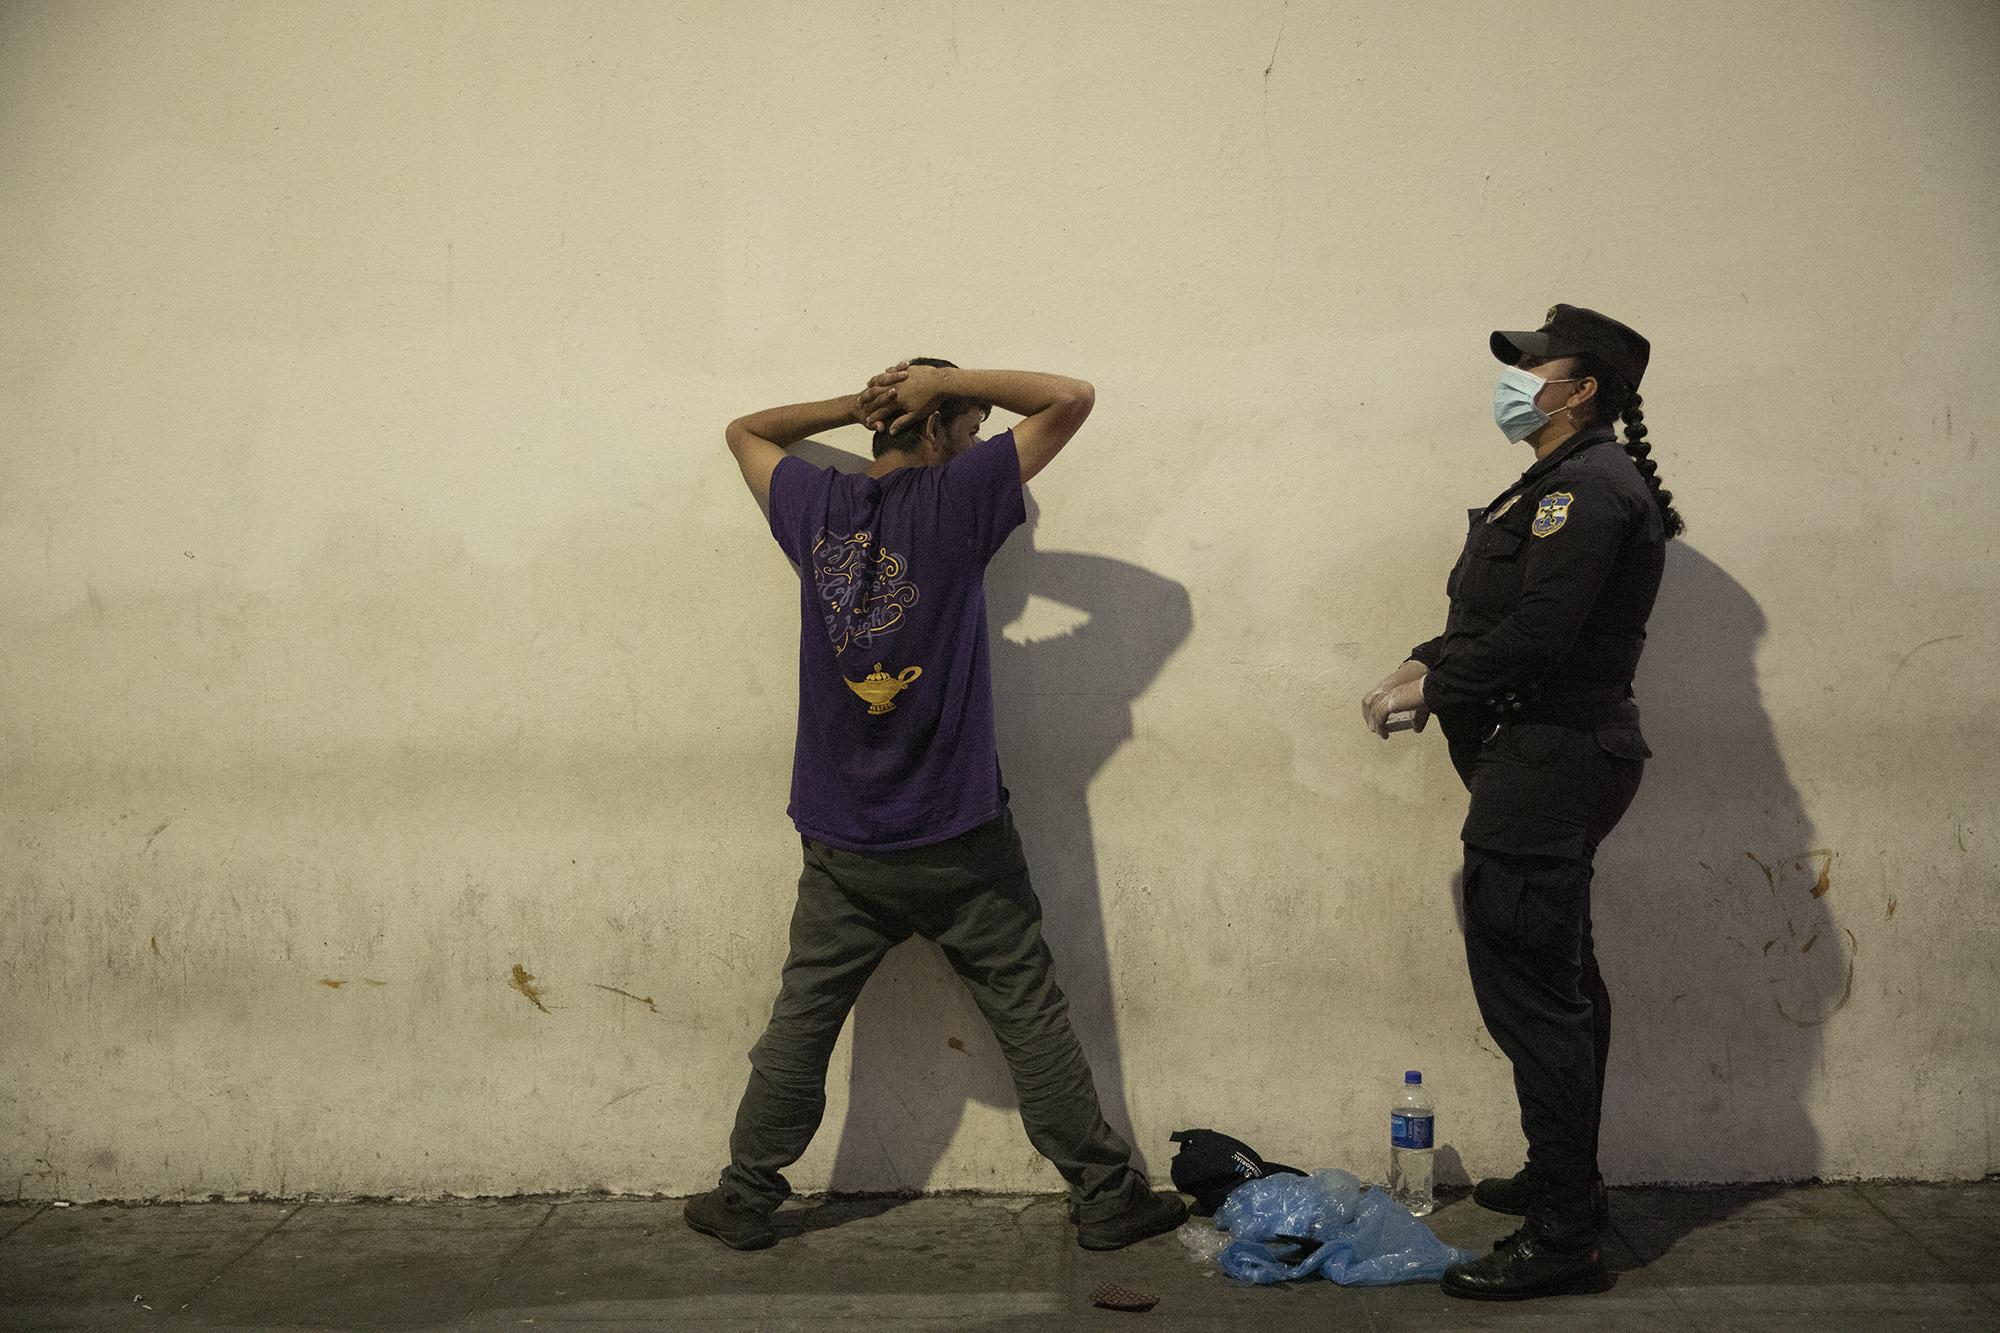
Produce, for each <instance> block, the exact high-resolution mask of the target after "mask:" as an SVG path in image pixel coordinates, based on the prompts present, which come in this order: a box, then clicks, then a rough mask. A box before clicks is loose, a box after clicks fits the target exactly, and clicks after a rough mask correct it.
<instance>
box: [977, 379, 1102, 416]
mask: <svg viewBox="0 0 2000 1333" xmlns="http://www.w3.org/2000/svg"><path fill="white" fill-rule="evenodd" d="M941 373H942V378H943V380H944V391H945V392H946V393H948V394H951V395H953V396H955V397H959V398H974V399H977V400H978V401H980V402H982V403H991V404H993V406H995V407H997V408H1001V409H1002V410H1004V411H1008V412H1013V413H1016V414H1017V415H1020V416H1024V417H1031V416H1033V415H1035V413H1037V412H1046V411H1047V410H1048V409H1049V408H1051V407H1054V406H1056V405H1057V404H1059V403H1074V402H1081V401H1083V400H1086V399H1088V398H1089V397H1090V396H1091V388H1090V386H1089V385H1088V384H1086V383H1084V382H1083V381H1082V380H1073V379H1071V378H1070V377H1069V376H1067V375H1045V374H1043V373H1042V372H1040V371H1038V370H955V369H954V370H945V371H943V372H941Z"/></svg>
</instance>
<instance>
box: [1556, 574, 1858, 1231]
mask: <svg viewBox="0 0 2000 1333" xmlns="http://www.w3.org/2000/svg"><path fill="white" fill-rule="evenodd" d="M1764 631H1765V619H1764V614H1763V612H1762V610H1761V609H1759V607H1758V605H1757V603H1756V601H1755V600H1754V599H1753V598H1752V596H1751V595H1750V593H1749V591H1748V590H1747V589H1745V588H1744V587H1743V586H1742V585H1741V584H1740V583H1738V582H1737V581H1736V580H1735V579H1734V578H1732V577H1730V575H1729V574H1728V573H1727V572H1725V571H1724V570H1723V569H1722V568H1721V567H1720V566H1718V565H1716V564H1715V563H1714V562H1713V561H1711V560H1710V559H1709V558H1708V557H1707V556H1705V555H1703V554H1702V553H1701V552H1700V551H1698V550H1696V549H1695V548H1693V547H1692V546H1689V545H1687V544H1686V543H1685V542H1674V543H1672V544H1670V546H1669V547H1668V557H1667V571H1666V578H1665V580H1664V581H1663V583H1662V585H1661V590H1660V600H1659V603H1658V604H1657V606H1656V607H1655V609H1654V612H1653V616H1652V620H1651V624H1650V626H1649V633H1648V641H1647V648H1646V654H1645V657H1644V658H1643V660H1642V663H1641V666H1640V670H1639V676H1638V680H1637V682H1636V685H1635V688H1636V690H1637V693H1638V696H1639V703H1640V707H1641V709H1642V710H1643V712H1644V719H1645V721H1644V725H1645V730H1646V737H1647V740H1648V742H1649V743H1650V744H1651V746H1652V748H1653V750H1654V753H1655V757H1654V758H1653V759H1652V760H1651V761H1649V762H1648V764H1647V769H1646V776H1645V780H1644V782H1643V784H1642V785H1641V787H1640V791H1639V796H1638V798H1637V800H1636V801H1635V802H1634V803H1633V806H1632V809H1631V811H1630V812H1629V813H1628V814H1627V815H1626V817H1625V819H1624V821H1623V823H1622V824H1621V825H1620V826H1619V828H1618V829H1617V831H1616V832H1614V833H1613V834H1612V836H1611V837H1610V838H1609V839H1607V840H1606V842H1605V844H1604V847H1603V848H1602V850H1601V851H1600V854H1599V856H1598V863H1597V879H1596V884H1595V889H1594V892H1593V903H1592V906H1593V917H1594V919H1595V923H1596V937H1597V951H1598V957H1599V959H1600V961H1601V963H1602V965H1603V969H1604V975H1605V981H1606V984H1607V985H1608V986H1609V987H1610V989H1611V995H1612V1016H1613V1017H1612V1038H1611V1063H1610V1072H1609V1075H1608V1077H1607V1080H1606V1088H1605V1106H1604V1133H1603V1149H1602V1157H1601V1162H1602V1165H1603V1168H1604V1171H1605V1174H1606V1176H1607V1177H1609V1178H1611V1179H1614V1180H1615V1179H1626V1180H1633V1179H1637V1180H1652V1181H1662V1182H1673V1181H1688V1180H1709V1181H1713V1180H1717V1179H1722V1180H1729V1179H1738V1180H1761V1181H1765V1182H1769V1181H1772V1180H1793V1179H1806V1178H1810V1177H1813V1176H1816V1175H1817V1174H1818V1171H1819V1164H1820V1141H1819V1133H1818V1131H1817V1130H1816V1129H1815V1128H1814V1126H1813V1122H1812V1117H1811V1115H1810V1113H1809V1109H1808V1098H1809V1095H1810V1090H1811V1088H1812V1085H1813V1083H1814V1073H1815V1070H1816V1068H1817V1067H1818V1065H1819V1061H1820V1045H1821V1033H1822V1029H1823V1027H1824V1025H1825V1024H1827V1023H1828V1022H1838V1021H1839V1019H1838V1017H1837V1015H1838V1013H1839V1011H1840V1009H1841V1007H1842V1006H1843V1005H1844V1004H1845V1003H1846V1001H1847V997H1848V994H1849V992H1850V991H1851V989H1852V984H1853V968H1854V959H1855V956H1856V953H1857V941H1856V938H1855V935H1854V933H1853V932H1852V931H1851V930H1849V929H1847V928H1846V927H1844V926H1843V924H1842V923H1841V922H1840V921H1837V920H1836V919H1835V916H1834V912H1833V908H1834V905H1835V904H1836V903H1838V904H1840V905H1841V906H1842V909H1843V912H1844V913H1845V914H1846V915H1848V916H1849V917H1850V918H1851V919H1854V920H1860V919H1862V918H1863V917H1864V916H1867V915H1869V913H1867V912H1863V911H1861V910H1860V909H1861V908H1862V906H1863V903H1862V902H1861V901H1860V899H1861V896H1862V895H1863V894H1868V895H1869V896H1870V897H1872V896H1874V895H1875V893H1876V889H1875V886H1873V885H1863V884H1862V883H1861V882H1860V877H1859V876H1846V875H1844V874H1843V872H1844V871H1845V870H1846V869H1847V867H1846V865H1845V863H1844V862H1843V860H1842V857H1841V853H1840V851H1839V849H1836V848H1829V847H1825V846H1823V845H1822V844H1821V842H1820V838H1819V835H1818V833H1817V831H1816V830H1815V828H1814V826H1813V821H1812V817H1811V816H1810V815H1809V814H1808V813H1807V811H1806V809H1805V806H1804V803H1803V801H1802V800H1801V799H1800V796H1799V792H1798V789H1797V787H1796V786H1794V784H1793V782H1792V778H1791V774H1790V772H1789V770H1788V769H1787V767H1786V765H1785V760H1784V756H1783V755H1782V754H1781V753H1780V752H1779V749H1778V743H1777V738H1776V736H1775V735H1774V734H1773V732H1772V728H1771V720H1770V718H1769V716H1768V715H1767V714H1766V713H1765V711H1764V706H1763V700H1762V696H1761V693H1760V691H1759V689H1758V684H1757V664H1756V653H1757V645H1758V643H1759V641H1760V640H1761V639H1762V638H1763V635H1764ZM1836 886H1838V887H1836ZM1843 891H1844V892H1843ZM1874 915H1875V916H1876V917H1877V918H1878V919H1879V913H1875V914H1874ZM1772 1192H1773V1189H1772V1187H1771V1186H1770V1185H1768V1184H1766V1185H1763V1186H1743V1187H1736V1188H1725V1189H1718V1190H1711V1191H1703V1192H1701V1193H1700V1194H1698V1195H1690V1194H1689V1193H1687V1192H1686V1191H1662V1190H1643V1189H1638V1190H1635V1189H1626V1190H1617V1191H1614V1194H1613V1199H1614V1202H1613V1211H1612V1225H1613V1229H1614V1230H1615V1231H1616V1232H1617V1234H1618V1236H1619V1238H1620V1239H1622V1240H1623V1241H1624V1242H1625V1245H1626V1247H1627V1248H1628V1249H1629V1251H1630V1254H1629V1255H1627V1256H1625V1264H1626V1266H1630V1265H1633V1264H1644V1263H1648V1262H1651V1261H1652V1260H1653V1259H1655V1258H1658V1257H1660V1256H1661V1255H1663V1254H1665V1253H1666V1252H1667V1251H1668V1250H1669V1249H1671V1248H1672V1246H1673V1245H1674V1243H1675V1242H1676V1241H1677V1240H1678V1239H1679V1238H1680V1237H1681V1236H1682V1235H1685V1234H1686V1233H1687V1232H1689V1231H1690V1230H1693V1229H1694V1228H1696V1227H1699V1226H1705V1225H1708V1224H1709V1223H1712V1222H1717V1221H1721V1220H1723V1219H1724V1218H1726V1217H1728V1216H1730V1215H1731V1214H1733V1213H1735V1212H1736V1211H1738V1210H1739V1209H1741V1208H1742V1207H1743V1206H1744V1205H1745V1204H1747V1203H1750V1202H1751V1201H1753V1200H1754V1199H1756V1198H1758V1197H1760V1196H1763V1195H1768V1194H1770V1193H1772ZM1614 1248H1615V1247H1614ZM1607 1257H1610V1256H1607ZM1614 1266H1618V1265H1617V1261H1616V1260H1614Z"/></svg>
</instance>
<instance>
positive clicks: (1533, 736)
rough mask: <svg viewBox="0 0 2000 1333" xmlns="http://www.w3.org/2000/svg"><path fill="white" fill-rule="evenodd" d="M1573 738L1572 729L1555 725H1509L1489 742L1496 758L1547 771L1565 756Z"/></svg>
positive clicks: (1538, 723)
mask: <svg viewBox="0 0 2000 1333" xmlns="http://www.w3.org/2000/svg"><path fill="white" fill-rule="evenodd" d="M1571 739H1572V735H1571V732H1570V729H1569V728H1568V727H1561V726H1557V725H1556V724H1555V723H1553V722H1507V723H1503V724H1502V725H1501V727H1500V729H1499V730H1498V731H1496V732H1494V733H1493V739H1491V740H1489V741H1488V742H1487V743H1486V750H1487V753H1489V754H1491V755H1493V756H1494V757H1495V758H1498V759H1503V760H1507V761H1509V762H1512V763H1516V764H1526V765H1527V766H1528V767H1529V768H1546V767H1547V766H1548V765H1550V764H1552V763H1554V762H1555V760H1556V759H1557V757H1558V756H1560V755H1561V754H1562V751H1563V747H1564V746H1565V745H1566V744H1568V743H1569V742H1570V740H1571Z"/></svg>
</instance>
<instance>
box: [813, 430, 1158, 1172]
mask: <svg viewBox="0 0 2000 1333" xmlns="http://www.w3.org/2000/svg"><path fill="white" fill-rule="evenodd" d="M797 452H800V453H802V454H804V456H805V457H806V458H807V461H809V462H812V463H814V464H816V465H818V466H822V467H825V466H834V467H839V468H841V469H842V470H854V469H856V468H858V467H861V466H865V463H863V462H862V461H861V460H858V459H855V458H854V457H853V456H852V455H846V454H841V453H839V451H837V450H833V449H831V448H827V447H825V446H801V447H800V449H799V450H798V451H797ZM1027 508H1028V521H1027V523H1026V524H1025V525H1024V526H1023V528H1022V530H1021V531H1019V532H1017V533H1015V534H1014V535H1013V536H1012V537H1011V538H1009V540H1008V542H1007V545H1006V546H1005V547H1004V548H1003V549H1002V550H1001V552H1000V554H999V555H998V556H996V557H995V558H994V560H993V562H992V564H991V565H990V566H989V567H988V570H987V575H986V597H987V623H988V631H989V641H990V645H991V652H992V662H993V689H994V707H995V714H996V717H995V721H996V725H997V728H998V733H999V747H1000V763H1001V770H1002V774H1003V776H1004V779H1005V781H1006V784H1007V786H1008V788H1009V790H1010V794H1011V802H1010V803H1011V805H1012V808H1013V812H1014V818H1015V822H1016V824H1017V825H1018V826H1019V828H1020V830H1021V840H1022V843H1023V844H1024V846H1025V848H1026V851H1027V856H1028V864H1029V868H1030V870H1031V871H1032V873H1033V876H1034V883H1035V892H1036V895H1037V896H1038V897H1039V898H1040V899H1041V901H1042V909H1043V915H1044V930H1045V933H1046V936H1047V939H1048V941H1049V947H1050V949H1051V951H1052V952H1053V953H1054V955H1055V960H1056V962H1055V971H1056V979H1057V981H1058V982H1059V983H1060V984H1061V986H1062V988H1063V990H1064V992H1065V993H1066V994H1067V995H1068V997H1069V1001H1070V1019H1071V1022H1072V1023H1073V1024H1074V1025H1075V1027H1076V1032H1077V1036H1078V1039H1079V1040H1080V1041H1081V1042H1082V1044H1083V1048H1084V1051H1085V1053H1086V1054H1087V1055H1088V1056H1089V1058H1090V1067H1091V1072H1092V1074H1093V1075H1094V1077H1095V1079H1096V1083H1097V1091H1098V1097H1099V1099H1100V1101H1101V1102H1102V1103H1103V1107H1104V1116H1105V1119H1106V1120H1107V1121H1108V1122H1109V1123H1110V1125H1111V1127H1112V1128H1113V1129H1115V1130H1117V1131H1118V1133H1119V1134H1120V1135H1121V1136H1123V1137H1124V1138H1125V1139H1126V1141H1127V1142H1130V1143H1132V1144H1133V1147H1134V1149H1135V1151H1137V1150H1139V1148H1140V1145H1139V1144H1138V1143H1137V1142H1136V1141H1134V1136H1133V1131H1132V1122H1131V1116H1130V1113H1129V1111H1128V1109H1127V1107H1126V1104H1125V1075H1124V1068H1123V1063H1122V1059H1121V1055H1120V1050H1119V1042H1118V1024H1117V1017H1116V1015H1115V1013H1114V1012H1113V1008H1112V985H1111V959H1110V953H1109V949H1108V947H1107V943H1106V939H1105V929H1104V918H1103V906H1102V901H1101V890H1100V885H1099V880H1098V850H1097V839H1096V834H1095V830H1094V828H1093V825H1092V819H1091V812H1090V805H1089V799H1088V798H1089V789H1090V784H1091V781H1092V780H1093V779H1094V778H1095V777H1096V776H1097V774H1098V772H1099V771H1100V770H1101V769H1102V768H1103V767H1104V765H1105V764H1106V763H1107V762H1108V761H1109V760H1110V759H1111V757H1112V756H1113V755H1114V754H1116V753H1117V751H1118V749H1119V747H1120V746H1121V745H1123V744H1124V743H1125V741H1127V740H1129V739H1130V738H1131V736H1132V709H1133V703H1134V701H1136V700H1137V699H1138V698H1139V696H1140V695H1141V694H1142V693H1144V692H1145V690H1146V688H1147V687H1148V686H1149V685H1151V683H1152V682H1153V680H1154V679H1155V678H1156V677H1157V676H1158V675H1159V672H1160V670H1161V668H1162V667H1164V666H1165V665H1166V663H1167V661H1168V659H1169V658H1171V657H1172V656H1173V654H1174V652H1175V651H1176V650H1177V649H1178V648H1179V647H1180V646H1181V644H1182V643H1184V642H1185V641H1186V640H1187V637H1188V635H1189V633H1190V632H1191V630H1192V628H1193V623H1194V622H1193V613H1192V610H1191V607H1190V603H1189V599H1188V594H1187V590H1186V589H1185V588H1183V587H1182V586H1181V585H1180V584H1178V583H1175V582H1173V581H1172V580H1171V579H1167V578H1163V577H1161V576H1160V575H1157V574H1153V573H1151V572H1149V571H1147V570H1144V569H1141V568H1139V567H1138V566H1136V565H1132V564H1128V563H1127V562H1125V561H1122V560H1114V559H1111V558H1110V557H1107V556H1099V555H1088V554H1084V553H1082V552H1075V551H1044V550H1041V549H1038V548H1037V546H1036V544H1035V529H1036V526H1037V522H1038V519H1039V516H1040V511H1039V508H1038V506H1037V505H1036V503H1035V501H1034V498H1033V497H1032V496H1030V497H1028V501H1027ZM1031 598H1033V599H1035V610H1036V613H1037V616H1036V618H1040V617H1042V616H1043V615H1045V614H1053V615H1055V616H1057V617H1059V618H1060V619H1062V620H1064V621H1070V622H1074V623H1071V624H1070V625H1069V626H1068V627H1067V628H1065V629H1062V630H1060V631H1056V632H1046V633H1041V634H1033V628H1034V627H1033V624H1032V620H1030V621H1029V622H1026V623H1025V624H1021V623H1017V622H1023V617H1024V612H1027V611H1028V609H1029V606H1030V599H1031ZM1044 603H1047V604H1052V606H1050V605H1044ZM1009 626H1016V628H1015V630H1014V633H1015V636H1016V637H1014V638H1009V637H1008V636H1007V632H1006V631H1007V629H1008V627H1009ZM1023 629H1026V630H1027V631H1028V633H1029V634H1031V635H1033V636H1032V637H1028V636H1026V635H1024V634H1023ZM851 1023H852V1026H851V1029H850V1033H851V1041H852V1062H851V1069H850V1073H849V1076H848V1093H847V1115H846V1120H845V1122H844V1123H843V1124H842V1127H841V1134H840V1144H839V1147H838V1149H837V1151H836V1155H835V1159H834V1165H833V1171H832V1175H831V1179H830V1182H829V1188H830V1190H831V1191H832V1192H835V1193H871V1192H877V1191H884V1192H891V1193H896V1194H907V1193H913V1192H916V1191H920V1190H922V1189H924V1188H925V1187H926V1186H927V1185H928V1184H929V1182H930V1179H931V1176H932V1174H933V1173H934V1171H935V1170H936V1167H937V1164H938V1162H939V1160H940V1159H941V1158H942V1157H943V1156H944V1153H945V1151H946V1150H947V1149H948V1148H949V1147H950V1145H951V1142H952V1139H953V1138H954V1136H955V1135H956V1133H957V1131H958V1128H959V1125H960V1122H961V1120H962V1119H963V1117H964V1114H965V1108H966V1107H967V1106H968V1105H970V1104H972V1103H975V1102H977V1103H980V1104H983V1105H986V1106H990V1107H995V1108H1000V1109H1004V1110H1007V1111H1009V1112H1012V1111H1014V1110H1015V1109H1016V1108H1017V1105H1018V1103H1017V1102H1016V1100H1015V1097H1014V1087H1013V1082H1012V1080H1011V1078H1010V1077H1009V1075H1008V1072H1007V1066H1006V1062H1005V1060H1004V1058H1003V1057H1002V1056H1001V1054H1000V1049H999V1046H998V1044H997V1043H996V1042H995V1041H994V1040H993V1037H992V1034H991V1033H990V1032H989V1030H988V1029H987V1027H986V1023H985V1020H984V1018H983V1017H982V1016H981V1015H980V1013H979V1010H978V1009H977V1007H976V1006H975V1005H974V1004H973V1002H972V999H971V996H970V995H969V994H968V993H967V992H966V990H965V987H964V986H963V985H962V984H961V983H960V981H959V979H958V977H957V975H956V974H954V973H953V972H952V970H951V968H950V966H949V965H948V964H947V963H946V962H945V960H944V956H943V955H942V954H941V953H940V952H939V951H938V949H937V946H936V945H934V944H931V943H929V942H928V941H925V940H920V939H911V940H909V941H906V942H905V943H903V944H901V945H899V946H897V947H896V948H895V949H893V950H891V951H890V953H889V956H888V957H887V958H886V959H885V960H884V961H883V963H882V966H881V967H880V968H879V969H878V970H877V971H876V973H875V976H874V977H873V978H872V979H871V980H870V981H869V983H868V986H867V988H866V989H865V990H863V991H862V993H861V998H860V1000H859V1002H858V1003H857V1004H856V1005H855V1008H854V1015H853V1018H852V1020H851ZM1012 1132H1013V1134H1014V1135H1015V1136H1016V1138H1017V1139H1018V1143H1019V1151H1018V1156H1017V1158H1016V1159H1015V1161H1013V1162H1009V1163H1005V1164H1004V1167H1005V1169H1004V1170H1003V1164H1002V1163H998V1162H993V1161H982V1162H978V1163H971V1164H968V1166H969V1171H968V1172H967V1173H966V1174H964V1175H962V1176H961V1179H960V1181H959V1182H958V1183H961V1184H966V1185H974V1186H976V1185H977V1183H978V1181H979V1180H980V1179H981V1178H982V1177H987V1178H993V1179H998V1180H1016V1179H1018V1178H1019V1175H1020V1168H1021V1166H1022V1165H1024V1164H1026V1163H1032V1162H1036V1161H1039V1160H1040V1159H1039V1158H1038V1157H1037V1156H1036V1155H1035V1153H1034V1150H1033V1149H1032V1148H1030V1147H1029V1145H1028V1142H1027V1138H1026V1135H1025V1134H1023V1133H1022V1132H1021V1130H1020V1128H1019V1124H1018V1121H1016V1124H1015V1126H1014V1129H1013V1131H1012Z"/></svg>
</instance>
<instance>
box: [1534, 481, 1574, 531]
mask: <svg viewBox="0 0 2000 1333" xmlns="http://www.w3.org/2000/svg"><path fill="white" fill-rule="evenodd" d="M1574 503H1576V497H1575V496H1574V495H1571V494H1570V493H1569V492H1568V491H1551V492H1549V493H1548V494H1547V495H1544V496H1543V497H1542V502H1541V503H1540V504H1538V505H1536V506H1535V521H1534V522H1533V523H1530V524H1529V525H1528V531H1529V532H1532V533H1534V534H1535V535H1536V536H1537V537H1553V536H1554V535H1555V534H1556V533H1558V532H1560V531H1562V525H1563V524H1565V523H1567V522H1569V507H1570V506H1571V505H1572V504H1574Z"/></svg>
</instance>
